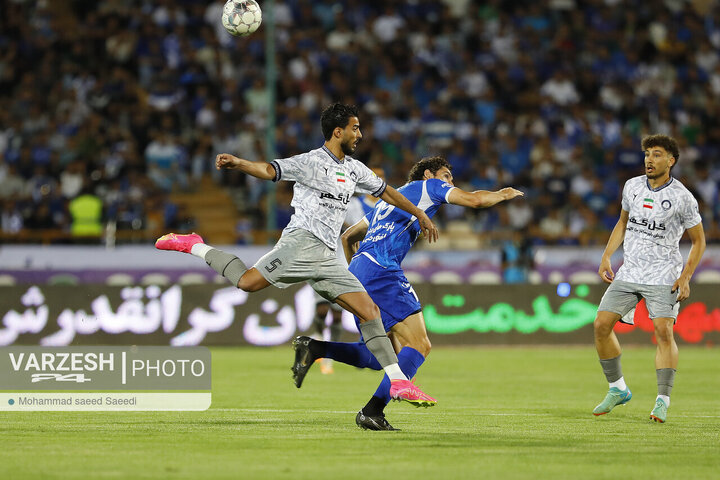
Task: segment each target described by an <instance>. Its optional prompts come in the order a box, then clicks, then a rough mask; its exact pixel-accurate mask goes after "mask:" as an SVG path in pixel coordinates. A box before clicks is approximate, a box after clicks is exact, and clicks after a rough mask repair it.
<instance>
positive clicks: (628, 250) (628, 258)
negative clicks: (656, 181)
mask: <svg viewBox="0 0 720 480" xmlns="http://www.w3.org/2000/svg"><path fill="white" fill-rule="evenodd" d="M622 208H623V210H625V211H626V212H628V213H629V219H628V224H627V229H626V231H625V240H624V242H623V250H624V253H623V265H622V266H621V267H620V269H619V270H618V272H617V276H616V279H617V280H622V281H625V282H631V283H639V284H644V285H672V284H673V283H675V280H677V279H678V277H679V276H680V273H681V272H682V267H683V259H682V255H680V248H679V243H680V237H682V235H683V233H684V232H685V230H687V229H688V228H692V227H694V226H695V225H697V224H698V223H700V221H701V218H700V213H699V212H698V204H697V201H696V200H695V198H693V196H692V194H691V193H690V192H689V191H688V189H687V188H685V186H684V185H683V184H682V183H680V182H679V181H678V180H676V179H674V178H672V177H671V178H670V181H669V182H668V183H666V184H665V185H663V186H661V187H658V188H656V189H652V188H650V185H649V184H648V180H647V177H646V176H645V175H642V176H639V177H635V178H631V179H630V180H628V181H627V182H626V183H625V187H624V188H623V195H622Z"/></svg>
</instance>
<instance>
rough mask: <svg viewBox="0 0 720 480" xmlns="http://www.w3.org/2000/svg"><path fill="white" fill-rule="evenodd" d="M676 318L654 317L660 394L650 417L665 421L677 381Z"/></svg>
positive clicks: (656, 366) (656, 364) (656, 369)
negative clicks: (674, 327) (674, 324)
mask: <svg viewBox="0 0 720 480" xmlns="http://www.w3.org/2000/svg"><path fill="white" fill-rule="evenodd" d="M674 322H675V319H674V318H654V319H653V325H654V326H655V339H656V340H657V351H656V353H655V373H656V374H657V385H658V394H657V398H656V399H655V407H654V408H653V410H652V412H650V419H652V420H654V421H656V422H659V423H665V420H666V419H667V410H668V407H669V406H670V393H671V392H672V387H673V384H674V383H675V372H676V371H677V366H678V347H677V343H675V337H674V335H673V323H674Z"/></svg>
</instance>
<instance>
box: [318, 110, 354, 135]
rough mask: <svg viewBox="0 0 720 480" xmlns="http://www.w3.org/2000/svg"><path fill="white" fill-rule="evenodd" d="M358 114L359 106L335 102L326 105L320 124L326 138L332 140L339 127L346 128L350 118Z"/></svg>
mask: <svg viewBox="0 0 720 480" xmlns="http://www.w3.org/2000/svg"><path fill="white" fill-rule="evenodd" d="M357 116H358V108H357V107H356V106H355V105H344V104H342V103H333V104H331V105H328V106H327V107H325V109H324V110H323V111H322V113H321V114H320V126H321V127H322V134H323V137H325V140H330V137H332V133H333V131H334V130H335V129H336V128H337V127H340V128H345V127H346V126H347V124H348V122H349V121H350V119H351V118H352V117H357Z"/></svg>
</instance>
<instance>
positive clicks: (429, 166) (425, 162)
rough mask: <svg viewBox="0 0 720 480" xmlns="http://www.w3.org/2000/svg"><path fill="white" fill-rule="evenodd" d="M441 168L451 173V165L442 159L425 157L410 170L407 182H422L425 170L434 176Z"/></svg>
mask: <svg viewBox="0 0 720 480" xmlns="http://www.w3.org/2000/svg"><path fill="white" fill-rule="evenodd" d="M442 167H447V169H448V170H450V171H452V165H450V164H449V163H448V161H447V160H445V159H444V158H443V157H425V158H423V159H421V160H420V161H419V162H417V163H416V164H415V165H413V167H412V168H411V169H410V173H409V174H408V182H414V181H415V180H422V179H423V175H425V170H430V171H431V172H432V174H433V175H435V174H436V173H437V171H438V170H440V169H441V168H442Z"/></svg>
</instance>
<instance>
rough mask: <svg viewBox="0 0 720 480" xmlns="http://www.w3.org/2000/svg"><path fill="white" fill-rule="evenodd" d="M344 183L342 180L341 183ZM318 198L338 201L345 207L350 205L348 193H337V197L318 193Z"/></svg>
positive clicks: (326, 193)
mask: <svg viewBox="0 0 720 480" xmlns="http://www.w3.org/2000/svg"><path fill="white" fill-rule="evenodd" d="M344 181H345V180H343V182H344ZM320 198H329V199H330V200H339V201H341V202H342V203H344V204H345V205H347V204H348V203H350V194H349V193H345V194H343V193H338V194H337V195H334V194H332V193H328V192H322V193H320Z"/></svg>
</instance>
